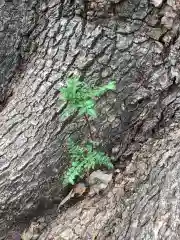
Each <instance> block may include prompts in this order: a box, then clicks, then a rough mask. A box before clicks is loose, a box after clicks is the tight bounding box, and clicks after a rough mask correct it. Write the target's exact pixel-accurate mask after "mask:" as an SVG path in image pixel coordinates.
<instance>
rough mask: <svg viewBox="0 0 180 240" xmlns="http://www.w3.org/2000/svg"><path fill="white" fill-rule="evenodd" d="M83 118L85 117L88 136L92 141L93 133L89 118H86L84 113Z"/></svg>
mask: <svg viewBox="0 0 180 240" xmlns="http://www.w3.org/2000/svg"><path fill="white" fill-rule="evenodd" d="M84 118H85V120H86V123H87V125H88V128H89V133H90V138H91V140H92V141H93V134H92V130H91V124H90V122H89V118H88V116H87V115H86V114H84Z"/></svg>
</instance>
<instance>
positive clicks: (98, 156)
mask: <svg viewBox="0 0 180 240" xmlns="http://www.w3.org/2000/svg"><path fill="white" fill-rule="evenodd" d="M114 89H115V82H114V81H111V82H109V83H108V84H106V85H104V86H100V87H93V88H92V87H90V86H89V85H87V84H86V83H85V82H82V81H80V78H79V77H71V78H68V80H67V86H66V87H63V88H62V89H61V90H60V100H62V101H63V102H64V103H66V105H67V106H66V108H65V109H64V111H63V113H62V115H61V118H66V117H68V116H70V115H72V114H73V113H75V112H77V113H78V115H79V116H84V120H85V121H86V123H87V125H88V128H89V133H90V138H91V143H90V142H89V143H86V144H85V145H84V146H80V145H78V144H75V143H74V142H73V141H72V140H69V141H68V151H69V156H70V159H71V166H70V167H69V168H68V170H67V172H65V174H64V177H63V184H64V185H68V184H72V185H73V184H75V182H76V181H77V180H78V179H79V178H83V177H84V176H85V174H86V173H87V172H89V171H90V170H92V169H94V168H95V167H96V166H102V165H104V166H106V167H107V168H109V169H110V168H113V164H112V163H111V161H110V158H109V157H108V156H106V155H105V153H103V152H101V151H98V150H96V149H95V147H93V146H95V145H96V144H95V141H94V140H93V134H92V131H91V125H90V122H89V117H93V118H95V117H96V116H97V113H96V108H95V106H96V99H97V98H98V97H100V96H101V95H102V94H104V93H105V92H107V91H108V90H114Z"/></svg>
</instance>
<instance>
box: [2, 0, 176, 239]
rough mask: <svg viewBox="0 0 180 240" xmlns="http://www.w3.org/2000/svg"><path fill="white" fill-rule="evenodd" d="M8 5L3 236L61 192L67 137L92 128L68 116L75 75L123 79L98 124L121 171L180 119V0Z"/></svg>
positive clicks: (101, 109) (4, 45) (99, 79)
mask: <svg viewBox="0 0 180 240" xmlns="http://www.w3.org/2000/svg"><path fill="white" fill-rule="evenodd" d="M0 8H1V9H0V13H1V14H0V15H1V16H2V18H3V21H4V22H2V26H3V29H2V39H3V41H1V43H0V50H1V53H0V62H1V64H2V65H1V80H0V81H1V90H0V92H1V93H2V95H1V100H0V101H1V102H2V104H1V108H2V109H1V112H0V192H1V196H0V236H3V235H4V234H6V232H7V229H8V227H10V226H11V224H12V223H13V222H14V221H16V219H19V218H22V217H23V216H25V215H28V214H29V213H31V212H32V210H33V209H35V208H37V207H38V206H39V204H40V203H41V202H44V201H45V202H46V200H45V199H47V200H48V201H49V202H51V201H53V198H54V197H55V196H56V195H60V194H61V186H60V185H58V184H57V181H58V173H59V172H60V173H62V172H63V169H64V167H65V166H66V165H67V161H66V160H65V157H64V156H65V154H64V148H63V144H64V142H65V138H66V137H67V136H68V135H69V133H70V132H71V131H72V130H73V129H77V128H79V130H81V129H83V128H81V125H82V124H81V123H80V124H77V123H76V122H77V121H76V119H68V120H67V121H65V122H60V120H59V114H60V112H61V110H60V107H59V106H58V91H57V88H59V87H60V86H61V85H62V84H63V83H64V81H65V79H66V77H67V76H68V75H69V74H70V73H73V72H77V73H79V74H80V75H81V76H85V77H86V80H87V81H88V82H92V83H96V84H101V83H103V82H105V81H108V80H109V79H111V78H114V79H116V81H117V91H116V92H114V93H112V94H109V95H108V96H107V97H104V98H103V99H102V100H101V101H100V102H99V112H100V117H99V119H98V120H97V122H96V121H94V122H93V124H94V125H95V126H96V128H97V131H98V132H99V135H100V136H102V137H103V143H104V146H105V148H106V149H108V151H109V153H111V152H113V154H114V155H115V158H116V161H117V162H118V163H119V166H120V167H121V166H122V165H124V162H125V161H126V162H128V161H130V160H131V158H132V155H133V153H134V152H135V151H136V150H138V149H139V148H140V147H141V146H142V145H143V144H144V142H145V141H146V140H147V139H148V138H149V137H151V136H154V134H155V133H156V132H158V130H159V129H160V128H162V127H164V126H166V127H167V126H168V125H169V124H170V123H172V122H178V121H179V105H180V102H179V80H180V77H179V76H180V75H179V71H180V68H179V52H178V51H179V46H180V37H179V6H178V2H177V3H176V2H175V1H167V2H165V1H164V2H163V3H162V6H160V7H159V8H155V7H154V6H153V5H152V4H150V3H149V1H148V0H133V1H91V2H86V1H85V2H78V1H76V2H73V1H58V0H50V1H47V3H46V2H45V1H42V2H41V1H40V2H39V1H33V2H31V1H13V2H9V1H6V2H5V3H4V4H3V5H1V7H0ZM13 9H14V12H13V14H12V11H13ZM3 14H4V16H3ZM11 22H12V25H11V24H10V23H11ZM6 25H8V27H7V28H6V27H5V26H6ZM19 56H20V59H21V61H20V62H19ZM17 69H18V71H17ZM72 122H73V124H72ZM82 134H83V133H82ZM54 186H55V187H54ZM2 238H3V237H2Z"/></svg>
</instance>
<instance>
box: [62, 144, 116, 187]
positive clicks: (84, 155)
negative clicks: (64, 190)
mask: <svg viewBox="0 0 180 240" xmlns="http://www.w3.org/2000/svg"><path fill="white" fill-rule="evenodd" d="M68 150H69V155H70V159H71V166H70V167H69V168H68V170H67V172H66V173H65V175H64V181H63V184H64V185H68V184H72V185H73V184H75V182H76V181H77V180H78V179H80V178H83V177H84V175H85V174H86V173H87V172H89V171H90V170H92V169H94V168H95V167H96V166H102V165H104V166H106V167H107V168H108V169H111V168H113V164H112V163H111V161H110V158H109V157H108V156H106V155H105V153H104V152H101V151H97V150H95V149H93V145H92V143H87V144H86V145H85V146H83V147H81V146H80V145H77V144H75V143H74V142H73V141H72V140H69V141H68Z"/></svg>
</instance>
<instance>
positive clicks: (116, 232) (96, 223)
mask: <svg viewBox="0 0 180 240" xmlns="http://www.w3.org/2000/svg"><path fill="white" fill-rule="evenodd" d="M167 130H168V131H170V132H168V133H167V132H166V131H165V132H161V134H162V136H159V137H158V139H149V140H148V141H147V143H146V144H144V146H143V147H142V148H141V150H140V151H137V152H135V153H134V155H133V158H132V161H131V163H130V164H129V165H128V166H127V167H126V170H125V171H124V172H123V173H119V174H118V175H117V176H116V178H115V180H114V183H113V186H112V185H111V186H110V187H109V190H108V191H107V192H105V193H103V194H102V195H100V196H96V197H94V198H86V199H85V200H83V201H82V202H80V203H77V204H76V205H75V206H73V207H71V208H69V209H68V210H67V211H65V212H63V213H62V214H60V215H59V217H58V218H57V219H56V220H55V221H52V223H51V224H49V227H48V228H47V229H46V230H45V231H44V232H43V233H42V234H41V235H40V237H39V238H38V239H39V240H44V239H53V240H59V239H64V240H71V239H75V240H76V239H78V240H80V239H83V240H86V239H98V240H105V239H106V240H115V239H118V240H132V239H135V240H145V239H147V240H157V239H158V240H161V239H162V240H164V239H173V240H178V239H179V238H180V232H179V227H180V222H179V214H180V209H179V204H180V196H179V175H180V169H179V168H180V164H179V156H180V153H179V148H180V143H179V142H180V129H179V126H174V125H172V126H171V130H170V129H169V128H168V129H167ZM95 237H96V238H95Z"/></svg>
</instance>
